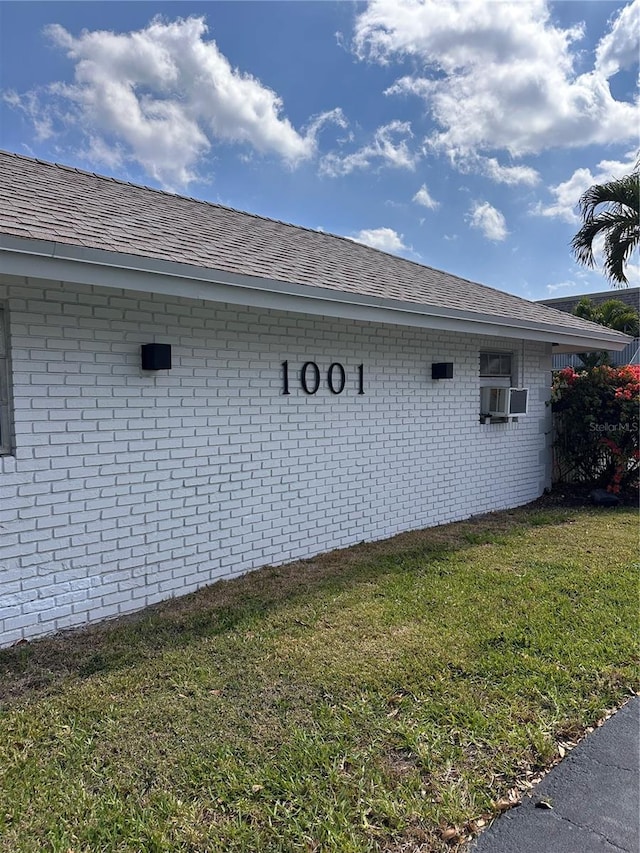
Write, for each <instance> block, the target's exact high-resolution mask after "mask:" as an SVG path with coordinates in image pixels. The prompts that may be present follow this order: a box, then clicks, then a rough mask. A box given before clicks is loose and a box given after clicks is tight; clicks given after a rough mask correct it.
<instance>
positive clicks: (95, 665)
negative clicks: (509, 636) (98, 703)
mask: <svg viewBox="0 0 640 853" xmlns="http://www.w3.org/2000/svg"><path fill="white" fill-rule="evenodd" d="M533 507H535V505H533ZM573 516H575V510H574V511H573ZM571 517H572V514H571V513H570V512H568V511H566V510H560V509H552V510H539V509H535V508H532V506H530V507H524V508H521V509H517V510H510V511H503V512H497V513H490V514H488V515H483V516H478V517H475V518H472V519H470V520H467V521H461V522H454V523H451V524H446V525H443V526H441V527H432V528H427V529H424V530H418V531H413V532H410V533H402V534H399V535H397V536H394V537H393V538H391V539H386V540H382V541H380V542H373V543H367V544H365V543H363V544H360V545H355V546H352V547H350V548H346V549H342V550H337V551H332V552H329V553H326V554H322V555H320V556H318V557H314V558H312V559H307V560H300V561H297V562H293V563H288V564H286V565H283V566H278V567H273V566H265V567H264V568H261V569H258V570H256V571H254V572H250V573H248V574H245V575H242V576H241V577H238V578H235V579H232V580H220V581H217V582H214V583H212V584H211V585H209V586H207V587H203V588H202V589H200V590H198V591H197V592H194V593H191V594H189V595H185V596H183V597H181V598H178V599H172V600H169V601H166V602H163V603H161V604H157V605H153V606H150V607H147V608H145V609H144V610H141V611H139V612H137V613H135V614H132V615H128V616H122V617H119V618H117V619H112V620H109V621H106V622H102V623H98V624H96V625H91V626H86V627H83V628H77V629H73V630H70V631H65V632H62V633H60V634H57V635H54V636H51V637H46V638H43V639H40V640H36V641H34V642H31V643H24V644H21V645H18V646H14V647H12V648H9V649H4V650H0V700H3V701H5V702H7V701H11V700H15V699H17V698H19V697H25V696H35V695H38V694H42V693H49V692H55V691H56V690H57V689H58V688H60V687H61V686H62V685H63V684H64V683H67V682H68V681H69V679H73V678H81V679H82V678H87V677H89V676H91V675H94V674H96V673H107V672H113V671H115V670H117V669H121V668H123V667H127V666H132V665H135V664H138V663H141V662H143V661H144V660H148V659H150V658H152V657H154V656H156V655H158V654H162V653H163V652H166V651H169V650H175V649H179V648H181V647H184V646H186V645H189V644H190V643H193V642H198V641H200V640H202V639H204V638H207V637H214V636H218V635H221V634H225V633H227V632H232V631H235V630H238V629H241V628H245V629H246V628H247V627H248V625H249V624H250V623H251V622H252V620H254V619H256V618H259V617H260V616H263V615H266V614H268V613H272V612H274V611H277V610H279V609H282V608H285V607H286V606H292V605H293V606H295V605H296V604H299V603H304V604H307V605H308V604H312V603H313V600H314V598H316V597H319V596H320V597H321V596H322V595H324V594H326V593H329V592H330V593H334V594H335V593H338V592H340V591H341V590H343V589H345V588H347V587H349V586H350V585H353V584H355V583H363V582H364V583H366V582H372V581H377V580H382V579H383V578H385V577H388V576H390V575H393V574H398V573H407V572H424V571H426V570H427V571H428V570H430V569H431V570H433V571H442V568H443V561H444V560H446V559H447V557H448V556H450V555H452V554H453V553H455V552H458V551H461V550H465V549H469V548H472V547H475V546H478V545H485V544H487V545H489V544H505V543H507V542H508V541H509V540H511V539H513V538H514V537H516V536H518V535H520V534H521V533H522V532H523V531H524V530H526V529H529V528H533V527H539V526H543V525H560V524H564V523H565V522H566V521H567V520H569V519H570V518H571Z"/></svg>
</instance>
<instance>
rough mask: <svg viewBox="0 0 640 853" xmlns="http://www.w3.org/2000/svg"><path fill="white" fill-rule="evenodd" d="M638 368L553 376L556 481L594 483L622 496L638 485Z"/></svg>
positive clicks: (569, 369)
mask: <svg viewBox="0 0 640 853" xmlns="http://www.w3.org/2000/svg"><path fill="white" fill-rule="evenodd" d="M639 402H640V367H638V366H636V365H629V366H626V367H618V368H616V367H609V366H608V365H603V366H600V367H594V368H592V369H591V370H583V371H581V372H576V371H575V370H574V369H573V368H572V367H566V368H565V369H564V370H559V371H558V372H557V373H555V375H554V379H553V386H552V394H551V405H552V408H553V412H554V422H555V433H556V437H555V442H554V449H555V454H556V468H557V475H558V479H560V480H571V481H574V482H575V481H579V482H580V481H581V482H589V483H594V484H596V485H599V486H602V487H604V488H606V489H607V490H608V491H610V492H613V493H614V494H618V493H619V492H621V491H624V490H626V489H628V488H630V487H632V486H634V485H635V484H636V483H637V480H638V460H639V458H640V452H639V447H638V420H639V419H638V403H639Z"/></svg>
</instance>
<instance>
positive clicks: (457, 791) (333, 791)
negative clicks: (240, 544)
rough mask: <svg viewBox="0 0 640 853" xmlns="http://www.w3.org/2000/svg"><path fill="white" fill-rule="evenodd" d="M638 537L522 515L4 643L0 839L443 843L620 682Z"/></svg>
mask: <svg viewBox="0 0 640 853" xmlns="http://www.w3.org/2000/svg"><path fill="white" fill-rule="evenodd" d="M635 554H636V515H635V513H634V512H632V511H631V510H628V509H619V510H615V511H606V512H603V511H596V510H582V509H575V510H570V511H568V510H566V509H565V510H563V509H557V508H554V509H542V510H541V509H536V508H524V509H522V510H516V511H511V512H505V513H495V514H492V515H489V516H484V517H482V518H479V519H475V520H471V521H468V522H462V523H457V524H452V525H447V526H444V527H441V528H435V529H431V530H425V531H420V532H417V533H411V534H405V535H402V536H398V537H396V538H394V539H392V540H388V541H385V542H381V543H375V544H372V545H361V546H357V547H355V548H351V549H349V550H346V551H338V552H333V553H331V554H327V555H324V556H321V557H318V558H317V559H313V560H308V561H304V562H299V563H295V564H291V565H288V566H284V567H280V568H266V569H263V570H261V571H259V572H256V573H253V574H251V575H248V576H245V577H242V578H239V579H236V580H233V581H229V582H225V583H219V584H216V585H214V586H212V587H210V588H208V589H206V590H202V591H200V592H199V593H196V594H194V595H192V596H189V597H187V598H184V599H179V600H176V601H173V602H169V603H167V604H165V605H162V606H159V607H155V608H152V609H150V610H147V611H145V612H143V613H142V614H140V615H138V616H136V617H133V618H128V619H122V620H118V621H115V622H111V623H107V624H103V625H101V626H96V627H93V628H89V629H85V630H82V631H77V632H70V633H69V634H66V635H61V636H58V637H53V638H48V639H45V640H42V641H39V642H35V643H31V644H29V645H23V646H20V647H17V648H13V649H9V650H5V651H3V652H0V698H1V701H2V705H1V706H0V708H1V711H0V851H2V853H5V851H12V853H22V851H25V853H26V852H27V851H38V853H40V851H60V853H81V851H145V853H147V851H152V852H153V851H158V853H160V851H162V853H166V851H192V853H195V851H210V853H214V851H220V853H235V852H236V851H238V853H239V851H246V853H279V851H282V853H285V851H286V853H290V852H291V853H293V852H294V851H300V852H301V853H314V851H318V853H333V852H334V851H335V853H361V852H362V851H385V853H392V852H393V853H395V852H396V851H398V853H399V851H440V850H445V849H448V850H451V849H452V847H455V843H456V841H459V840H460V838H461V837H462V836H464V834H465V833H466V832H467V831H468V830H469V829H471V830H473V828H474V825H473V824H472V823H470V821H472V820H473V819H474V818H478V817H479V816H481V815H484V816H485V817H484V819H485V820H487V819H488V816H490V815H493V814H495V813H496V812H497V811H498V810H499V809H500V808H501V805H500V800H501V798H502V800H503V801H504V798H505V797H506V796H507V793H508V792H509V791H510V789H512V788H513V786H514V785H516V783H518V781H520V782H522V780H523V779H526V778H530V777H531V775H532V774H534V773H536V772H537V771H538V770H539V769H540V768H543V767H545V766H548V765H549V764H551V763H552V762H553V761H554V760H556V759H557V757H558V744H559V742H566V741H571V740H573V739H575V738H576V737H578V736H579V734H580V733H581V732H582V731H583V730H584V728H585V727H586V726H588V725H593V724H594V723H595V722H596V721H597V720H598V719H599V718H600V717H601V716H602V715H603V714H604V713H605V711H606V710H607V709H609V708H611V707H613V706H616V705H619V704H621V702H622V701H624V699H625V697H627V696H628V695H629V693H630V691H633V690H636V689H637V688H638V667H637V659H638V654H637V653H638V632H637V628H638V609H637V603H638V601H637V593H638V587H637V579H636V575H635V573H634V572H635V569H634V566H633V562H632V561H633V560H634V558H635ZM447 828H449V829H447ZM446 838H449V839H450V840H449V842H446V841H445V840H444V839H446Z"/></svg>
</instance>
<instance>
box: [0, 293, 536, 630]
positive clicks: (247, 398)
mask: <svg viewBox="0 0 640 853" xmlns="http://www.w3.org/2000/svg"><path fill="white" fill-rule="evenodd" d="M0 299H1V300H3V301H4V303H5V304H6V305H8V307H9V315H10V332H11V351H12V366H13V395H14V419H15V430H16V454H15V456H5V457H1V458H0V644H2V645H6V644H10V643H13V642H15V641H16V640H18V639H19V638H21V637H30V638H31V637H36V636H38V635H42V634H45V633H47V632H51V631H56V630H59V629H61V628H66V627H69V626H73V625H79V624H82V623H84V622H86V621H88V620H97V619H102V618H104V617H107V616H113V615H116V614H118V613H124V612H128V611H132V610H136V609H139V608H141V607H144V606H145V605H146V604H149V603H152V602H156V601H159V600H161V599H164V598H168V597H171V596H174V595H180V594H182V593H185V592H188V591H190V590H193V589H195V588H197V587H199V586H202V585H204V584H208V583H211V582H212V581H214V580H216V579H217V578H221V577H229V576H231V575H235V574H239V573H241V572H245V571H247V570H249V569H253V568H256V567H258V566H262V565H265V564H270V563H271V564H273V563H281V562H285V561H288V560H293V559H296V558H300V557H307V556H310V555H313V554H316V553H319V552H321V551H326V550H330V549H333V548H339V547H344V546H347V545H351V544H353V543H355V542H360V541H362V540H371V539H379V538H383V537H387V536H390V535H392V534H394V533H397V532H399V531H403V530H408V529H411V528H418V527H422V526H428V525H435V524H440V523H443V522H446V521H450V520H453V519H460V518H465V517H468V516H469V515H472V514H474V513H480V512H485V511H488V510H493V509H499V508H505V507H511V506H516V505H518V504H523V503H526V502H528V501H530V500H533V499H534V498H536V497H537V496H538V495H539V494H540V493H541V492H542V490H543V488H544V487H545V485H547V483H548V478H549V469H548V463H547V459H548V452H547V451H548V435H546V433H548V429H549V413H548V409H547V408H546V407H545V403H544V401H545V399H546V396H547V386H548V384H549V373H548V371H549V369H550V352H549V347H548V346H547V345H545V344H536V343H532V342H528V343H526V345H525V349H524V352H525V358H524V363H523V362H522V342H521V341H505V340H492V339H489V338H483V337H471V336H466V335H465V336H461V335H454V334H451V333H440V332H432V331H427V330H419V329H410V328H400V327H393V326H385V327H383V326H375V325H372V324H368V323H355V322H349V321H337V320H332V319H327V320H324V319H320V318H312V317H306V316H301V315H295V314H285V313H279V312H269V311H260V310H257V309H256V310H254V309H245V308H236V307H233V306H228V305H215V304H209V303H204V302H200V301H196V300H188V299H180V298H172V297H152V296H149V295H146V294H137V293H129V292H122V291H117V290H109V289H106V288H105V289H100V288H82V287H80V286H75V285H69V284H64V285H63V284H61V283H58V282H55V283H51V282H47V283H43V282H35V281H24V280H17V279H14V280H10V279H2V280H0ZM152 341H155V342H159V343H170V344H171V345H172V350H173V352H172V355H173V368H172V370H171V371H170V372H167V371H161V372H158V373H143V372H142V371H141V370H140V344H142V343H148V342H152ZM492 347H495V348H500V349H503V348H504V349H511V350H512V351H513V352H514V353H515V354H516V356H517V358H516V361H517V363H518V369H520V368H521V367H523V368H524V377H523V378H524V385H526V386H529V387H530V388H531V389H532V394H531V400H530V414H529V415H528V416H527V417H523V418H520V420H519V422H517V423H516V422H511V423H509V424H499V425H498V424H493V425H489V424H486V425H482V424H480V423H479V420H478V414H479V379H478V371H479V358H478V353H479V350H480V349H481V348H483V349H487V348H489V349H491V348H492ZM285 359H286V360H288V361H289V365H290V375H291V378H290V386H291V394H290V395H289V396H283V395H282V393H281V392H282V378H281V375H282V369H281V362H282V361H284V360H285ZM305 361H315V362H317V363H318V364H319V365H320V367H321V368H322V370H323V372H324V373H325V375H326V369H327V367H328V366H329V364H330V363H331V362H333V361H337V362H340V363H341V364H343V365H344V366H345V368H346V370H347V377H348V378H347V387H346V389H345V391H344V392H343V393H342V394H340V395H333V394H331V393H330V392H329V390H328V388H327V387H326V379H324V380H323V384H322V385H321V388H320V390H319V391H318V393H317V394H316V395H314V396H308V395H306V394H304V393H303V392H302V390H301V389H300V386H299V381H298V379H297V373H298V371H299V368H300V366H301V365H302V363H303V362H305ZM433 361H453V362H454V378H453V379H452V380H440V381H439V382H434V381H433V380H432V379H431V363H432V362H433ZM359 364H364V377H365V390H366V393H365V395H364V396H359V395H358V394H357V385H356V379H357V366H358V365H359Z"/></svg>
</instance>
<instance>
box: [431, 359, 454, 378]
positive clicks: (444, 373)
mask: <svg viewBox="0 0 640 853" xmlns="http://www.w3.org/2000/svg"><path fill="white" fill-rule="evenodd" d="M431 378H432V379H453V362H452V361H439V362H437V363H436V362H434V363H433V364H432V365H431Z"/></svg>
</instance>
